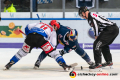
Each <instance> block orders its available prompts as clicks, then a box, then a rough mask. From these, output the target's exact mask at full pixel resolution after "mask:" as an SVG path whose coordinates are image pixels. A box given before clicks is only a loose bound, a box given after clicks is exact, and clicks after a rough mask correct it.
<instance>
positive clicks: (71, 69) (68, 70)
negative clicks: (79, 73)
mask: <svg viewBox="0 0 120 80" xmlns="http://www.w3.org/2000/svg"><path fill="white" fill-rule="evenodd" d="M74 69H75V67H72V68H70V69H68V68H66V70H64V71H65V72H71V71H73V70H74Z"/></svg>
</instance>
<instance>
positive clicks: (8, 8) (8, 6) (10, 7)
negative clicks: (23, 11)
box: [4, 0, 16, 12]
mask: <svg viewBox="0 0 120 80" xmlns="http://www.w3.org/2000/svg"><path fill="white" fill-rule="evenodd" d="M4 4H5V8H4V12H16V9H15V7H14V6H13V3H12V2H11V1H10V0H5V1H4Z"/></svg>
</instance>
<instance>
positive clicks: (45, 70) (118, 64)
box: [0, 48, 120, 80]
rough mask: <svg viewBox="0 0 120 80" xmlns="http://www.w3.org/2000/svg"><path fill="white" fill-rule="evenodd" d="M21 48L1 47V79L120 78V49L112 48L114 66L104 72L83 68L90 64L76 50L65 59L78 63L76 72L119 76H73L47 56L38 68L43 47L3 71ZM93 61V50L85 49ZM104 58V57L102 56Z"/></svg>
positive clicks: (115, 79)
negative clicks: (38, 60)
mask: <svg viewBox="0 0 120 80" xmlns="http://www.w3.org/2000/svg"><path fill="white" fill-rule="evenodd" d="M18 50H19V49H13V48H12V49H2V48H1V49H0V80H120V50H111V53H112V57H113V63H114V65H113V68H114V69H109V67H106V68H103V71H102V72H89V69H88V68H83V70H81V68H80V66H83V67H88V66H89V65H88V64H87V63H86V62H85V61H84V60H83V59H82V58H81V57H80V56H79V55H77V54H76V53H75V52H74V51H72V52H70V53H68V54H65V55H64V59H65V61H66V63H67V64H71V63H76V62H77V63H78V66H76V68H75V70H74V71H75V72H76V73H108V74H110V73H117V74H118V75H117V76H76V77H75V78H71V77H70V76H69V72H64V70H63V69H62V68H61V67H60V66H59V65H58V64H57V63H56V62H55V60H54V59H52V58H50V57H47V58H46V59H45V60H44V61H43V62H42V63H41V66H40V68H39V69H38V70H34V69H33V66H34V63H35V61H36V60H37V58H38V55H39V54H40V52H41V49H33V50H32V52H31V53H30V54H28V55H27V56H25V57H23V58H22V59H21V60H20V61H19V62H18V63H16V64H15V65H13V66H12V67H11V69H10V70H7V71H3V68H4V66H5V65H6V64H7V63H8V62H9V60H10V59H11V57H12V56H13V55H14V54H16V52H17V51H18ZM85 51H86V52H87V53H88V55H89V56H90V58H91V59H92V61H94V58H93V51H92V50H88V49H87V50H85ZM102 59H103V57H102ZM102 62H104V59H103V60H102Z"/></svg>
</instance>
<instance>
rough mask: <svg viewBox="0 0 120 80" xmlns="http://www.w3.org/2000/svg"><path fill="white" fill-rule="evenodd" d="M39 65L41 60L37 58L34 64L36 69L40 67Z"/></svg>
mask: <svg viewBox="0 0 120 80" xmlns="http://www.w3.org/2000/svg"><path fill="white" fill-rule="evenodd" d="M39 66H40V62H39V60H37V61H36V63H35V65H34V69H39Z"/></svg>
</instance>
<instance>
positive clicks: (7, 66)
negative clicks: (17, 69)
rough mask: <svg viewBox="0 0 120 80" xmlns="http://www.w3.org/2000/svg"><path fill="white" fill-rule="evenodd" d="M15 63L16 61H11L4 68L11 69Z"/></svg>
mask: <svg viewBox="0 0 120 80" xmlns="http://www.w3.org/2000/svg"><path fill="white" fill-rule="evenodd" d="M13 64H14V61H11V62H9V63H8V64H7V65H6V66H5V67H4V69H3V70H9V69H10V67H11V66H12V65H13Z"/></svg>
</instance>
